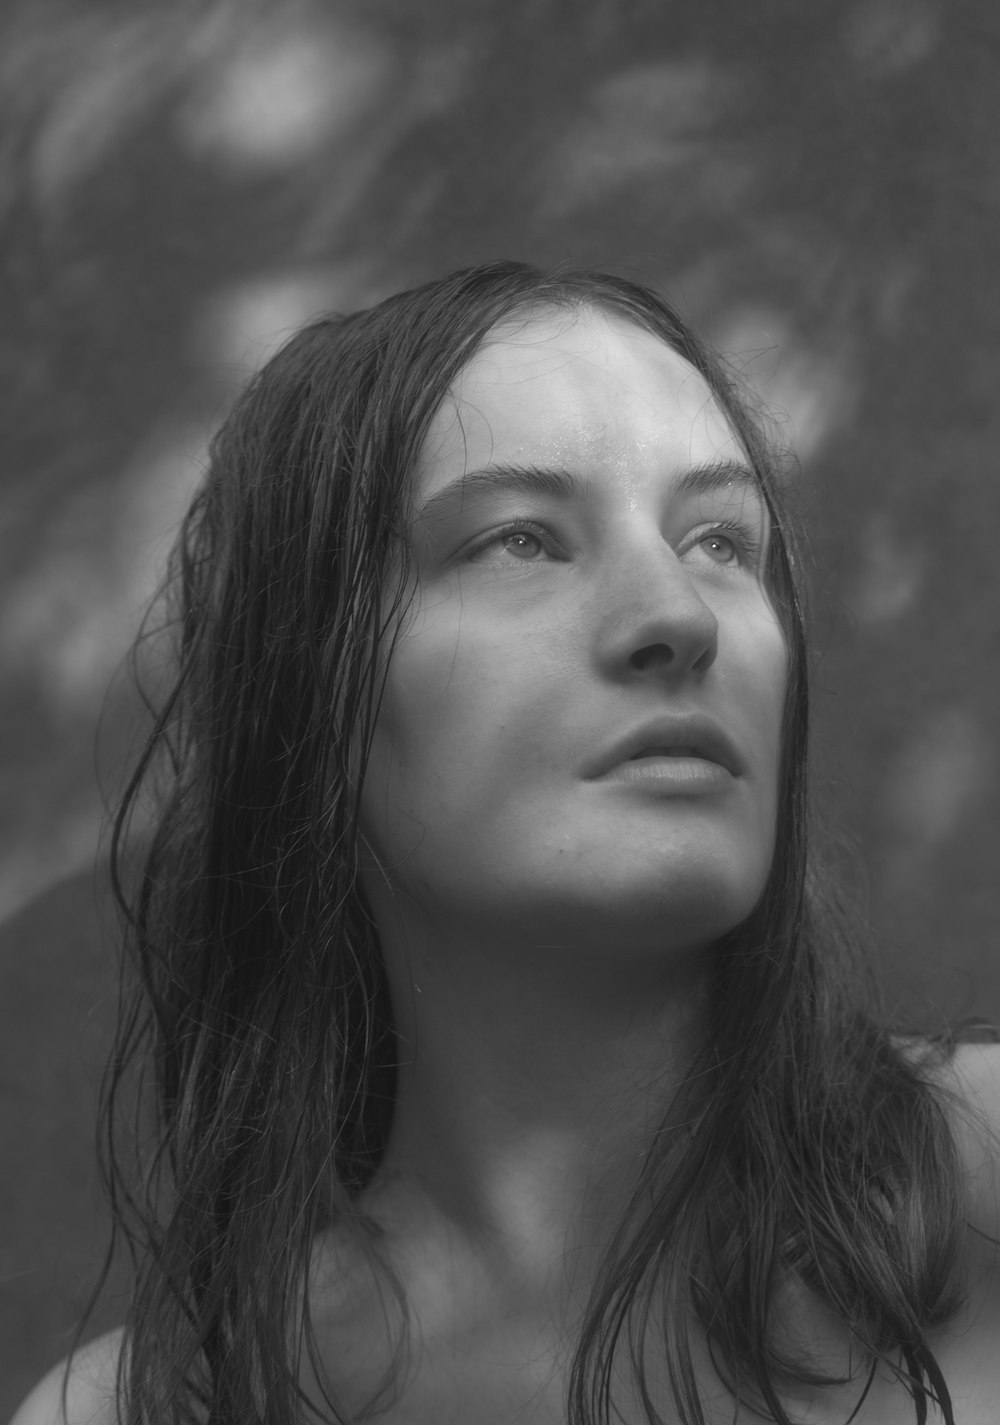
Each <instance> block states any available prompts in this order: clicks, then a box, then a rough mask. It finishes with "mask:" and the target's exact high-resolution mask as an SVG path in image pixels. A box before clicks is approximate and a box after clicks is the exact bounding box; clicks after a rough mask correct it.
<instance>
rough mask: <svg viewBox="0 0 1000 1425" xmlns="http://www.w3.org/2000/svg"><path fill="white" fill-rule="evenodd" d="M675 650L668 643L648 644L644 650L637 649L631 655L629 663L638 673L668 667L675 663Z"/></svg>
mask: <svg viewBox="0 0 1000 1425" xmlns="http://www.w3.org/2000/svg"><path fill="white" fill-rule="evenodd" d="M674 657H675V655H674V650H673V649H672V648H671V647H670V645H669V644H667V643H647V644H646V646H645V647H644V648H637V649H636V650H635V652H634V653H633V654H632V655H631V657H630V659H629V662H630V663H631V664H632V667H633V668H635V669H636V670H637V671H638V672H640V673H641V672H643V671H644V670H645V669H647V668H660V667H666V666H667V665H668V664H670V663H673V661H674Z"/></svg>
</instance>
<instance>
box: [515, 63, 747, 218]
mask: <svg viewBox="0 0 1000 1425" xmlns="http://www.w3.org/2000/svg"><path fill="white" fill-rule="evenodd" d="M739 97H740V90H739V80H738V76H737V75H735V74H727V73H726V72H725V71H724V70H723V69H722V68H721V67H719V66H717V65H715V64H713V63H712V62H711V61H709V60H707V59H702V58H697V59H692V58H691V57H688V58H686V59H685V60H684V61H683V62H676V63H660V64H641V65H636V66H634V67H632V68H629V69H626V70H624V71H622V72H621V73H619V74H615V75H613V76H612V77H611V78H609V79H605V80H604V81H603V82H602V83H600V84H598V85H597V86H596V87H595V89H594V90H593V91H592V93H590V94H589V95H588V96H587V99H586V102H585V104H584V107H583V112H582V114H581V115H580V117H579V118H578V119H577V120H576V122H575V123H574V124H572V125H571V127H570V128H569V130H568V132H567V133H566V134H565V135H564V136H563V138H562V139H561V140H560V141H559V143H558V144H557V146H556V147H555V149H554V150H553V151H552V153H551V154H550V155H549V159H548V164H547V168H548V172H547V173H546V175H545V184H544V196H543V198H542V204H541V215H542V216H543V217H546V218H552V219H555V218H558V217H562V216H565V214H566V212H567V211H569V210H571V209H572V208H574V207H576V206H577V205H578V204H579V203H580V201H581V200H584V201H586V202H588V203H592V202H601V201H604V202H615V201H618V202H621V201H627V197H628V194H629V192H630V190H631V189H632V188H634V187H635V186H636V185H639V184H642V183H644V182H649V181H655V182H656V183H658V184H662V185H664V197H665V198H668V201H669V202H670V203H671V204H673V205H675V206H676V207H677V208H678V209H679V208H680V207H681V205H682V204H683V205H689V204H690V203H691V202H692V201H693V200H696V199H701V200H702V201H703V202H704V200H705V199H708V200H709V204H710V206H712V207H715V206H719V207H722V208H726V207H730V208H731V207H734V206H735V205H736V204H737V203H738V202H739V200H740V197H741V196H742V194H743V192H744V190H745V188H746V186H747V185H748V183H749V182H750V181H751V180H752V172H751V167H750V164H749V161H748V158H747V156H744V158H743V161H742V162H741V161H740V156H739V154H738V153H735V152H727V150H726V148H725V147H723V146H716V145H715V144H714V143H713V140H714V138H715V126H716V124H717V121H718V120H719V118H720V116H721V115H722V114H723V113H725V112H727V111H731V110H732V109H733V107H734V106H735V104H736V103H737V102H738V100H739Z"/></svg>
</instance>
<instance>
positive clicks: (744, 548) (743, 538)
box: [689, 520, 761, 567]
mask: <svg viewBox="0 0 1000 1425" xmlns="http://www.w3.org/2000/svg"><path fill="white" fill-rule="evenodd" d="M715 535H722V536H723V538H725V539H729V540H731V541H732V543H733V545H734V547H735V549H736V554H737V562H738V563H739V564H741V565H750V566H751V567H753V566H755V565H756V564H757V563H758V561H759V559H760V552H761V541H760V539H758V537H757V535H756V534H755V533H754V531H753V530H752V529H751V527H750V526H749V525H747V524H743V523H742V522H741V521H740V520H723V521H721V523H719V524H715V525H713V526H712V528H711V529H707V530H705V532H704V533H703V534H700V535H699V536H698V538H697V539H696V540H694V543H695V544H700V543H701V542H702V541H703V540H706V539H712V538H713V536H715ZM689 547H690V546H689Z"/></svg>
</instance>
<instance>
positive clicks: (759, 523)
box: [363, 310, 787, 953]
mask: <svg viewBox="0 0 1000 1425" xmlns="http://www.w3.org/2000/svg"><path fill="white" fill-rule="evenodd" d="M411 528H412V560H413V568H414V573H415V578H416V586H417V587H416V596H415V602H414V606H413V609H412V611H411V614H410V615H409V616H408V618H407V621H406V624H405V626H404V629H403V631H402V633H401V636H400V638H399V641H398V643H397V644H396V647H395V649H394V651H393V653H392V656H391V659H390V662H389V667H388V676H387V683H386V688H385V698H384V702H383V705H382V710H381V713H380V718H379V723H378V726H377V730H376V734H375V740H374V745H373V748H372V755H371V761H370V764H369V768H368V772H367V775H366V780H365V785H364V793H363V829H364V833H365V837H366V841H367V843H368V846H369V849H370V851H371V853H372V854H373V861H372V864H371V865H370V866H369V868H368V870H367V871H366V879H365V884H366V890H367V892H368V895H369V899H370V901H371V903H372V907H373V910H374V911H375V914H376V917H377V918H378V917H379V916H380V915H381V914H382V913H384V912H386V911H387V907H388V904H389V901H390V900H391V901H392V903H393V904H394V906H395V907H396V910H397V912H398V911H399V908H400V907H407V908H408V910H407V911H405V912H404V913H406V914H414V915H419V916H421V917H422V918H423V919H424V921H425V922H426V923H429V924H431V925H432V926H435V927H437V928H439V929H440V930H442V931H446V932H455V933H458V934H460V935H465V936H468V935H481V934H483V933H485V932H486V931H487V930H488V932H489V934H490V935H491V937H492V936H495V935H501V934H502V935H505V936H507V937H508V938H510V937H514V939H515V940H516V942H517V943H519V944H520V945H522V946H529V947H542V946H545V947H553V948H555V947H559V946H570V947H583V946H593V947H595V948H597V947H601V946H603V947H609V946H610V948H611V949H612V950H613V951H614V952H615V953H625V951H626V950H627V948H628V947H629V946H631V945H637V946H643V947H647V948H649V949H652V950H654V951H661V950H664V949H667V948H669V947H670V946H677V947H681V948H689V949H690V948H696V947H698V946H701V945H704V944H707V943H709V942H711V941H712V940H713V939H715V938H717V937H718V936H719V935H720V934H722V933H723V932H724V931H726V930H727V929H730V928H732V926H733V925H735V924H737V923H738V922H739V921H740V920H742V919H743V918H744V917H745V916H746V915H748V914H749V912H750V911H751V909H752V908H753V906H754V904H755V902H756V901H757V899H758V897H759V895H760V893H761V891H762V889H763V886H764V882H765V879H766V877H767V873H768V869H769V866H770V863H771V857H772V851H773V846H774V830H775V815H776V799H777V779H778V763H779V744H780V734H781V719H782V708H783V697H784V689H785V678H786V662H787V659H786V648H785V642H784V638H783V635H782V632H781V629H780V627H779V625H778V622H777V619H776V617H775V613H774V610H773V609H772V607H771V603H770V601H769V598H768V595H767V593H766V591H765V588H764V585H763V582H762V580H763V568H764V560H765V553H766V547H767V540H768V532H769V520H768V513H767V509H766V506H765V504H764V501H763V499H762V497H761V495H760V492H759V489H758V487H757V485H756V483H755V481H754V479H753V477H752V475H751V473H750V471H749V469H748V468H747V463H746V457H745V455H744V453H743V451H742V450H741V448H740V445H739V443H738V441H737V439H736V438H735V436H734V434H733V432H732V430H731V429H730V426H729V424H728V422H727V420H726V417H725V416H724V414H723V413H722V411H721V410H720V408H719V407H718V405H717V404H716V402H715V400H714V398H713V397H712V395H711V394H710V392H709V390H708V388H707V386H706V385H705V383H704V381H703V380H702V378H701V377H700V376H699V375H698V374H697V372H695V370H694V369H693V368H692V367H691V366H690V365H689V364H688V363H687V362H686V361H684V360H683V358H682V357H680V356H679V355H677V354H676V353H675V352H674V351H673V350H672V349H670V348H669V347H668V346H666V345H665V344H664V343H663V342H662V341H660V340H659V339H658V338H657V337H655V336H653V335H652V334H651V333H649V332H647V331H645V330H643V329H642V328H640V327H638V326H635V325H632V324H630V323H629V322H627V321H626V320H624V319H623V318H621V317H619V316H617V315H612V314H608V313H605V312H603V311H599V310H587V311H583V312H581V313H572V314H570V313H566V312H564V311H556V312H552V313H548V312H542V313H538V314H535V315H525V316H523V317H521V318H520V319H518V320H516V321H510V322H507V323H505V324H503V325H502V326H500V327H498V328H496V329H495V331H494V332H493V334H492V336H491V337H490V339H489V340H488V341H487V342H486V343H485V344H484V345H483V346H482V347H481V349H480V350H479V352H478V353H477V355H476V356H475V357H474V358H473V359H472V360H471V361H470V362H469V364H468V366H467V367H466V368H465V370H464V371H463V372H462V375H461V377H460V378H459V380H458V381H457V382H456V383H455V386H454V387H453V389H452V391H451V393H450V394H449V396H448V397H447V398H446V399H445V401H443V402H442V404H441V406H440V408H439V409H438V411H437V413H436V415H435V416H434V419H433V421H432V422H431V426H430V429H429V432H428V435H427V438H426V440H425V442H424V445H423V448H422V450H421V452H420V456H419V459H418V461H417V466H416V470H415V474H414V488H413V517H412V527H411Z"/></svg>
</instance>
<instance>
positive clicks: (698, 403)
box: [414, 309, 745, 497]
mask: <svg viewBox="0 0 1000 1425" xmlns="http://www.w3.org/2000/svg"><path fill="white" fill-rule="evenodd" d="M744 458H745V457H744V456H743V453H742V450H741V447H740V444H739V441H738V440H737V438H736V436H735V435H734V432H733V430H732V428H731V426H730V424H729V421H728V419H727V417H726V416H725V414H724V412H723V411H722V410H721V408H720V407H719V405H718V403H717V401H716V400H715V397H714V396H713V395H712V393H711V391H710V390H709V388H708V385H707V384H706V382H705V380H704V378H703V377H702V376H701V375H700V374H699V373H698V372H697V371H696V370H695V369H694V367H693V366H691V364H690V363H689V362H687V361H686V360H685V359H684V358H683V357H682V356H681V355H680V354H679V353H678V352H676V351H674V350H673V349H672V348H671V347H669V346H667V344H666V343H665V342H664V341H662V340H661V339H660V338H659V337H657V336H655V335H654V334H653V333H652V332H649V331H647V330H645V329H644V328H642V327H640V326H637V325H636V324H634V323H632V322H630V321H628V320H626V319H625V318H624V317H621V316H619V315H618V314H616V313H609V312H604V311H602V310H598V309H583V310H579V311H571V312H570V311H562V310H559V311H552V312H538V313H531V314H525V315H523V316H520V317H517V318H515V319H511V320H508V321H505V322H504V323H502V324H501V325H499V326H497V327H496V328H494V330H493V332H492V333H491V334H490V336H489V337H488V338H487V339H486V341H485V342H484V343H483V345H482V346H481V347H480V348H479V350H478V351H477V352H476V354H475V356H474V357H473V358H472V360H471V361H470V362H469V363H468V364H467V365H466V366H465V368H464V369H463V370H462V372H461V373H460V374H459V376H458V378H457V380H456V381H455V382H454V384H453V385H452V388H451V390H450V391H449V393H448V395H447V396H446V397H445V399H444V400H443V401H442V403H441V405H440V406H439V407H438V410H437V411H436V413H435V415H434V417H433V418H432V420H431V423H430V426H429V428H428V432H427V435H426V437H425V440H424V442H423V445H422V447H421V450H420V454H419V456H418V459H417V463H416V469H415V472H414V483H415V492H414V493H415V494H416V495H417V496H418V497H426V496H429V495H433V494H434V493H435V492H436V491H437V490H438V489H440V488H442V487H443V486H444V485H446V484H447V483H448V482H449V481H450V480H452V479H454V478H455V477H456V476H461V475H462V474H464V473H465V472H466V471H468V470H472V469H476V468H481V467H483V466H484V465H488V464H490V463H501V462H502V463H505V464H512V465H516V464H536V465H537V464H544V465H546V466H550V467H552V468H560V469H568V470H574V471H576V472H578V473H580V474H583V475H585V476H595V475H596V476H600V474H601V473H602V472H606V473H609V474H618V475H619V476H622V475H624V474H625V473H626V472H627V471H628V470H630V469H634V470H650V471H651V470H652V469H653V467H656V468H660V469H664V470H665V471H670V470H675V469H685V468H688V467H690V466H692V465H701V464H708V463H710V462H712V461H719V460H742V459H744Z"/></svg>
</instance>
